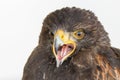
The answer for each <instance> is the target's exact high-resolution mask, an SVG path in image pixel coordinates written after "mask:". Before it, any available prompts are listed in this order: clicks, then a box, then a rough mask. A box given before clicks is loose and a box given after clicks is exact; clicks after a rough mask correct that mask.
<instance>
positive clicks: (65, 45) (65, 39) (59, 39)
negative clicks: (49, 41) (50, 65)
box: [53, 30, 76, 67]
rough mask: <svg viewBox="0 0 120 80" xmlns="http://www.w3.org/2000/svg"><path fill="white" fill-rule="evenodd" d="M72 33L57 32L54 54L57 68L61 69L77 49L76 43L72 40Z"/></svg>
mask: <svg viewBox="0 0 120 80" xmlns="http://www.w3.org/2000/svg"><path fill="white" fill-rule="evenodd" d="M69 34H70V33H68V32H64V31H63V30H57V31H56V33H55V36H54V43H53V53H54V56H55V58H56V66H57V67H59V66H60V65H61V64H62V63H63V62H64V60H66V59H67V58H68V57H69V56H70V55H71V54H72V53H73V52H74V51H75V49H76V43H75V41H74V40H73V39H72V38H70V35H69Z"/></svg>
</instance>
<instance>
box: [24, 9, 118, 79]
mask: <svg viewBox="0 0 120 80" xmlns="http://www.w3.org/2000/svg"><path fill="white" fill-rule="evenodd" d="M22 80H120V49H118V48H115V47H112V46H111V44H110V39H109V36H108V33H107V32H106V31H105V29H104V27H103V25H102V24H101V22H100V21H99V20H98V18H97V17H96V16H95V14H94V13H93V12H92V11H90V10H86V9H81V8H77V7H64V8H62V9H58V10H56V11H54V12H51V13H50V14H48V15H47V17H46V18H45V19H44V21H43V25H42V30H41V33H40V36H39V41H38V45H37V47H36V48H35V49H34V50H33V52H32V54H31V55H30V57H29V58H28V60H27V63H26V64H25V67H24V71H23V76H22Z"/></svg>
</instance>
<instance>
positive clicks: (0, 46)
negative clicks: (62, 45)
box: [0, 0, 120, 80]
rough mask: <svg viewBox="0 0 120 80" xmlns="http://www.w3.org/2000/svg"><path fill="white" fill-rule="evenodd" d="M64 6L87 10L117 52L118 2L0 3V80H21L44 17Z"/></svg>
mask: <svg viewBox="0 0 120 80" xmlns="http://www.w3.org/2000/svg"><path fill="white" fill-rule="evenodd" d="M66 6H70V7H72V6H76V7H80V8H85V9H90V10H91V11H93V12H94V13H95V14H96V16H98V19H99V20H100V21H101V22H102V24H103V25H104V27H105V29H106V31H107V32H108V33H109V36H110V39H111V44H112V46H114V47H117V48H120V36H119V35H120V2H119V0H0V80H21V77H22V72H23V67H24V64H25V63H26V61H27V59H28V57H29V55H30V54H31V52H32V50H33V49H34V48H35V47H36V45H37V44H38V37H39V33H40V30H41V26H42V21H43V19H44V18H45V16H46V15H47V14H49V13H50V12H51V11H54V10H56V9H60V8H62V7H66Z"/></svg>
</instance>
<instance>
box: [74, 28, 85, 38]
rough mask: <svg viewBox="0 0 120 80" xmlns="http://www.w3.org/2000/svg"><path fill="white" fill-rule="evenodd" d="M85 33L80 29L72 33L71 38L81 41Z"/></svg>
mask: <svg viewBox="0 0 120 80" xmlns="http://www.w3.org/2000/svg"><path fill="white" fill-rule="evenodd" d="M84 35H85V33H84V31H83V30H82V29H80V30H76V31H74V32H73V36H74V37H75V38H76V39H82V38H83V37H84Z"/></svg>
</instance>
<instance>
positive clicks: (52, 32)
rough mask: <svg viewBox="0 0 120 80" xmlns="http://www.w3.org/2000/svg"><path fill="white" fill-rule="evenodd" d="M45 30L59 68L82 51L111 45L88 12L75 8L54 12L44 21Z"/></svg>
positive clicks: (99, 25) (95, 18)
mask: <svg viewBox="0 0 120 80" xmlns="http://www.w3.org/2000/svg"><path fill="white" fill-rule="evenodd" d="M43 28H48V32H49V37H50V39H49V40H50V42H52V43H50V44H51V45H52V46H51V48H52V53H53V55H54V56H55V58H56V66H57V67H59V66H60V65H61V64H62V63H63V62H64V61H65V60H66V59H67V58H68V57H72V56H73V55H75V54H79V52H80V51H81V50H85V49H88V48H92V47H97V46H98V45H99V46H101V45H102V46H103V45H105V46H109V45H110V44H109V38H108V36H107V33H106V32H105V30H104V28H103V26H102V25H101V23H100V22H99V21H98V20H97V17H96V16H94V14H93V13H92V12H91V11H88V10H84V9H79V8H74V7H73V8H63V9H61V10H57V11H55V12H52V13H51V14H49V15H48V16H47V17H46V19H45V20H44V23H43Z"/></svg>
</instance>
